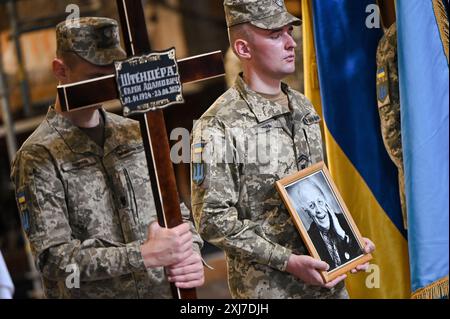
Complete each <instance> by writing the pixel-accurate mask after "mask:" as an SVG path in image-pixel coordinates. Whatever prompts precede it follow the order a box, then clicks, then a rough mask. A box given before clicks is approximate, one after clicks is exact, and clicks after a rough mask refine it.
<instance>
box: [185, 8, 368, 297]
mask: <svg viewBox="0 0 450 319" xmlns="http://www.w3.org/2000/svg"><path fill="white" fill-rule="evenodd" d="M224 7H225V13H226V18H227V24H228V27H229V33H230V43H231V46H232V48H233V50H234V52H235V54H236V55H237V56H238V57H239V59H240V61H241V63H242V68H243V73H242V74H240V75H239V76H238V77H237V79H236V82H235V85H234V86H233V87H232V88H230V89H229V90H228V91H227V92H226V93H225V94H223V95H222V96H221V97H220V98H219V99H218V100H217V101H216V102H215V103H214V104H213V105H212V107H211V108H210V109H209V110H208V111H207V112H206V113H205V114H203V116H202V117H201V119H200V120H199V121H198V122H197V123H196V125H195V126H194V129H193V136H192V208H193V214H194V220H195V222H196V226H197V229H198V231H199V233H200V234H201V235H202V237H203V239H205V240H207V241H209V242H211V243H212V244H214V245H217V246H218V247H220V248H222V249H223V250H224V251H225V253H226V258H227V266H228V283H229V288H230V291H231V295H232V297H233V298H347V297H348V294H347V291H346V289H345V287H344V284H343V282H342V280H343V279H344V278H345V275H343V276H340V277H338V278H336V279H335V280H333V281H332V282H329V283H327V284H325V283H324V282H323V280H322V278H321V276H320V272H319V270H326V269H327V267H328V265H327V264H326V263H325V262H323V261H319V260H315V259H313V258H312V257H310V256H307V250H306V247H305V245H304V243H303V242H302V240H301V239H300V235H299V233H298V232H297V230H296V228H295V226H294V224H293V222H292V220H291V218H290V216H289V212H288V211H287V210H286V209H285V207H284V206H283V204H282V201H281V199H280V196H279V195H278V194H277V192H276V190H275V187H274V183H275V182H276V181H277V180H279V179H281V178H283V177H285V176H287V175H289V174H292V173H294V172H297V171H299V170H301V169H303V168H306V167H308V166H310V165H312V164H314V163H317V162H319V161H321V160H322V139H321V133H320V128H319V121H320V118H319V116H318V115H317V113H316V112H315V110H314V108H313V106H312V105H311V103H310V102H309V101H308V100H307V99H306V98H305V97H304V96H303V95H302V94H300V93H298V92H296V91H294V90H292V89H291V88H290V87H288V86H287V85H285V84H284V83H281V79H282V78H283V77H285V76H286V75H288V74H291V73H293V72H294V71H295V54H294V49H295V47H296V43H295V42H294V40H293V38H292V31H293V25H299V24H300V20H299V19H297V18H295V17H294V16H292V15H290V14H289V13H287V11H286V8H285V5H284V2H283V1H282V0H276V1H275V0H258V1H256V0H226V1H225V2H224ZM368 243H369V245H367V252H369V251H371V250H372V249H374V246H373V244H372V243H371V242H368ZM367 266H368V265H364V266H361V267H359V268H358V269H354V271H357V270H362V269H365V268H366V267H367Z"/></svg>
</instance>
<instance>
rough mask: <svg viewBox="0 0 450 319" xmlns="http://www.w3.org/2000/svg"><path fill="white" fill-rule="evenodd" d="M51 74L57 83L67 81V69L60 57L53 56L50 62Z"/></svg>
mask: <svg viewBox="0 0 450 319" xmlns="http://www.w3.org/2000/svg"><path fill="white" fill-rule="evenodd" d="M52 68H53V74H54V75H55V77H56V79H57V80H58V82H59V83H61V84H64V83H67V81H68V77H69V74H68V72H69V69H68V67H67V65H66V64H65V63H64V61H63V60H62V59H59V58H55V59H53V62H52Z"/></svg>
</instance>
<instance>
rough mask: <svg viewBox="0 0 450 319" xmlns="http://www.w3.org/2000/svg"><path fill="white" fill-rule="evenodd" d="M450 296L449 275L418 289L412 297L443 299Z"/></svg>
mask: <svg viewBox="0 0 450 319" xmlns="http://www.w3.org/2000/svg"><path fill="white" fill-rule="evenodd" d="M442 298H448V276H446V277H444V278H441V279H439V280H437V281H435V282H433V283H431V284H429V285H428V286H426V287H423V288H420V289H418V290H416V291H415V292H414V293H413V294H412V296H411V299H442Z"/></svg>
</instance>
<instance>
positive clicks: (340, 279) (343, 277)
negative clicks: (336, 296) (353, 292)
mask: <svg viewBox="0 0 450 319" xmlns="http://www.w3.org/2000/svg"><path fill="white" fill-rule="evenodd" d="M345 278H347V275H345V274H344V275H341V276H339V277H337V278H335V279H333V280H332V281H330V282H329V283H327V284H325V285H324V287H325V288H328V289H331V288H333V287H334V286H336V285H337V284H338V283H340V282H341V281H342V280H344V279H345Z"/></svg>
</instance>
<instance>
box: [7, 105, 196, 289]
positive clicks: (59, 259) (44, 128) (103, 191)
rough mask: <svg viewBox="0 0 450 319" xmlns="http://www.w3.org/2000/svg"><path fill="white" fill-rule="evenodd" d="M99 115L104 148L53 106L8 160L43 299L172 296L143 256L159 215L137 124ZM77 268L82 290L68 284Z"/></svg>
mask: <svg viewBox="0 0 450 319" xmlns="http://www.w3.org/2000/svg"><path fill="white" fill-rule="evenodd" d="M102 113H103V114H104V118H105V145H104V148H103V149H102V148H100V147H99V146H98V145H97V144H96V143H95V142H93V141H92V140H91V139H90V138H88V137H87V135H85V134H84V133H83V132H82V131H81V130H80V129H78V128H77V127H75V126H74V125H73V124H72V123H71V122H70V121H69V120H67V119H66V118H65V117H63V116H62V115H60V114H58V113H56V112H55V110H54V109H53V108H50V109H49V112H48V114H47V117H46V119H45V120H44V121H43V122H42V124H41V125H40V126H39V127H38V128H37V130H36V131H35V132H34V133H33V134H32V135H31V137H30V138H29V139H28V140H27V141H26V142H25V143H24V145H23V146H22V148H21V149H20V150H19V152H18V153H17V155H16V158H15V161H14V163H13V168H12V173H11V177H12V180H13V181H14V183H15V186H16V197H17V201H18V206H19V210H20V212H21V219H22V223H23V228H24V230H25V232H26V233H27V235H28V238H29V240H30V243H31V248H32V253H33V255H34V257H35V261H36V265H37V268H38V270H39V271H40V273H41V274H42V278H43V283H44V288H45V293H46V296H47V297H48V298H170V296H171V294H170V288H169V285H168V282H167V280H166V278H165V276H164V272H163V269H162V268H154V269H151V270H150V269H149V270H147V269H146V267H145V266H144V262H143V259H142V256H141V253H140V245H141V244H143V242H144V241H145V240H146V239H147V229H148V226H149V224H150V223H151V222H152V221H154V220H156V213H155V207H154V201H153V196H152V192H151V187H150V182H149V177H148V170H147V167H146V160H145V153H144V149H143V145H142V138H141V135H140V131H139V125H138V124H137V122H135V121H132V120H129V119H124V118H122V117H120V116H117V115H114V114H110V113H106V112H104V111H103V110H102ZM184 213H185V214H186V213H187V214H189V213H188V211H187V210H185V211H184ZM196 239H197V244H196V245H201V240H200V239H199V237H197V238H196ZM197 248H198V247H197ZM74 269H77V270H78V271H79V278H80V286H79V289H77V288H72V289H69V288H68V286H67V285H66V283H67V282H68V283H69V284H70V283H71V280H70V278H69V276H70V275H73V274H75V271H74ZM72 277H73V276H72Z"/></svg>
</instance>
